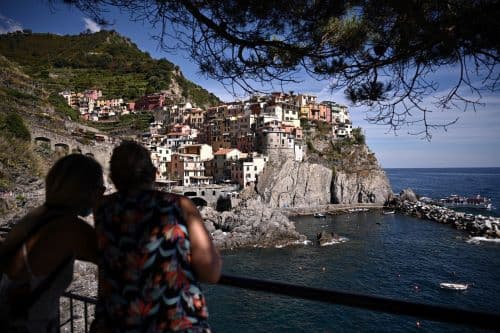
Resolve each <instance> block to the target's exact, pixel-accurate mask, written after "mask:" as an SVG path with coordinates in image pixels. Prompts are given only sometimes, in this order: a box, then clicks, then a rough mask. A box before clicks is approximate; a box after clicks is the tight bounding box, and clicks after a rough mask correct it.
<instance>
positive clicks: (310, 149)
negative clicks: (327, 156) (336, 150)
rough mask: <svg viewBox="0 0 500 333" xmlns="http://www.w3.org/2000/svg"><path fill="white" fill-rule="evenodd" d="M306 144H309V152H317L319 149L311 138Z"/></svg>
mask: <svg viewBox="0 0 500 333" xmlns="http://www.w3.org/2000/svg"><path fill="white" fill-rule="evenodd" d="M306 145H307V152H308V153H316V152H317V150H316V148H314V145H313V144H312V142H311V140H307V142H306Z"/></svg>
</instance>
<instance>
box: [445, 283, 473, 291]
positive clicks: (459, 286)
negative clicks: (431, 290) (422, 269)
mask: <svg viewBox="0 0 500 333" xmlns="http://www.w3.org/2000/svg"><path fill="white" fill-rule="evenodd" d="M439 286H440V287H441V288H443V289H451V290H466V289H467V288H468V287H469V285H468V284H466V283H446V282H442V283H440V284H439Z"/></svg>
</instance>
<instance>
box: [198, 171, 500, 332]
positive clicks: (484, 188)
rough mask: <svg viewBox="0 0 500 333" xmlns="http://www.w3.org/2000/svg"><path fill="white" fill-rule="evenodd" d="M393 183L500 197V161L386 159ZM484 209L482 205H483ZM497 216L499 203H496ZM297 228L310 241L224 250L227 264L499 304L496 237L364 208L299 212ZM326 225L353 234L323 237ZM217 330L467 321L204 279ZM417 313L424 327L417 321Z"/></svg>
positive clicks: (343, 285)
mask: <svg viewBox="0 0 500 333" xmlns="http://www.w3.org/2000/svg"><path fill="white" fill-rule="evenodd" d="M386 171H387V174H388V177H389V179H390V181H391V184H392V187H393V189H394V191H395V192H399V191H400V190H401V189H403V188H406V187H411V188H413V189H414V190H415V192H416V193H417V194H420V195H424V196H429V197H434V198H438V197H442V196H447V195H449V194H452V193H453V194H459V195H476V194H481V195H483V196H486V197H490V198H491V199H492V201H493V205H494V206H495V207H497V208H498V207H499V206H500V191H499V188H500V168H491V169H388V170H386ZM481 213H482V214H483V215H487V213H486V212H484V211H483V212H481ZM490 213H491V214H493V215H497V216H498V210H494V211H492V212H490ZM294 220H295V221H296V227H297V229H298V230H299V231H300V232H301V233H303V234H305V235H307V237H308V238H309V239H310V240H311V241H313V242H312V244H311V245H305V246H304V245H303V246H293V247H286V248H270V249H262V248H255V249H239V250H233V251H224V252H223V259H224V269H223V271H224V273H226V274H232V275H240V276H246V277H253V278H260V279H266V280H273V281H280V282H285V283H291V284H296V285H302V286H310V287H316V288H327V289H332V290H342V291H347V292H353V293H362V294H370V295H378V296H383V297H390V298H395V299H399V300H408V301H413V302H419V303H428V304H437V305H443V306H450V307H456V308H463V309H470V310H475V311H487V312H496V313H498V312H499V309H500V244H499V243H482V242H481V243H479V245H477V244H470V243H467V242H466V239H467V237H466V234H464V233H463V232H461V231H458V230H455V229H453V228H452V227H450V226H448V225H442V224H438V223H435V222H430V221H425V220H419V219H415V218H412V217H407V216H403V215H398V214H395V215H381V214H380V213H379V212H359V213H353V214H346V215H339V216H329V217H327V218H326V219H316V218H313V217H312V216H310V217H297V218H294ZM323 230H326V231H328V232H335V233H337V234H338V235H339V236H342V237H347V238H348V241H347V242H344V243H339V244H332V245H330V246H318V245H317V244H316V243H315V242H314V240H315V236H316V234H317V233H318V232H320V231H323ZM441 282H454V283H468V284H471V287H470V288H469V289H468V290H466V291H450V290H445V289H441V288H440V287H439V283H441ZM205 291H206V296H207V301H208V305H209V311H210V322H211V323H212V326H213V328H214V330H215V332H412V331H414V332H422V331H425V332H469V331H477V330H473V329H472V328H469V327H464V326H459V325H450V324H443V323H437V322H433V321H427V320H422V319H421V318H414V317H408V316H397V315H389V314H382V313H378V312H373V311H367V310H361V309H355V308H350V307H345V306H337V305H330V304H325V303H321V302H313V301H304V300H301V299H296V298H289V297H284V296H276V295H273V294H268V293H263V292H256V291H249V290H243V289H236V288H231V287H223V286H206V288H205ZM417 322H419V325H420V328H418V327H417Z"/></svg>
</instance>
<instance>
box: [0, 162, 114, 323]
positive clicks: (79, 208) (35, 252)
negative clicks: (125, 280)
mask: <svg viewBox="0 0 500 333" xmlns="http://www.w3.org/2000/svg"><path fill="white" fill-rule="evenodd" d="M45 193H46V195H45V203H44V204H43V205H42V206H40V207H38V208H36V209H34V210H33V211H31V212H30V213H28V214H27V215H26V216H25V217H23V218H22V219H21V220H20V221H19V222H17V223H16V224H15V225H14V227H13V228H12V230H11V231H10V232H9V234H8V235H7V237H6V239H5V241H4V242H3V243H2V245H1V246H0V259H1V261H0V268H1V272H2V273H3V274H2V279H1V281H0V331H2V332H58V331H59V327H58V323H59V318H58V309H59V297H60V296H61V295H62V293H63V292H64V291H65V289H66V288H67V287H68V286H69V284H70V283H71V281H72V279H73V264H74V260H75V259H79V260H84V261H90V262H94V263H95V262H96V261H97V242H96V236H95V231H94V229H93V228H92V227H91V226H90V225H89V224H87V223H86V222H85V221H83V220H82V219H81V218H79V217H78V216H85V215H88V214H90V213H91V212H92V209H93V208H94V206H95V205H96V203H97V201H98V200H99V198H100V197H101V196H102V194H103V193H104V186H103V176H102V168H101V166H100V165H99V163H97V162H96V161H95V160H94V159H93V158H91V157H87V156H84V155H80V154H71V155H68V156H65V157H63V158H61V159H60V160H58V161H57V162H56V163H55V164H54V166H53V167H52V168H51V169H50V171H49V173H48V175H47V177H46V184H45Z"/></svg>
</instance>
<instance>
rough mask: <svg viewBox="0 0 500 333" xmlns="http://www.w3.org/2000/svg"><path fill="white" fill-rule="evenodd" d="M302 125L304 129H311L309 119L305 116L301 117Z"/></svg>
mask: <svg viewBox="0 0 500 333" xmlns="http://www.w3.org/2000/svg"><path fill="white" fill-rule="evenodd" d="M300 127H302V129H303V130H304V131H307V130H309V129H310V128H311V125H310V124H309V120H308V119H305V118H301V119H300Z"/></svg>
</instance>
